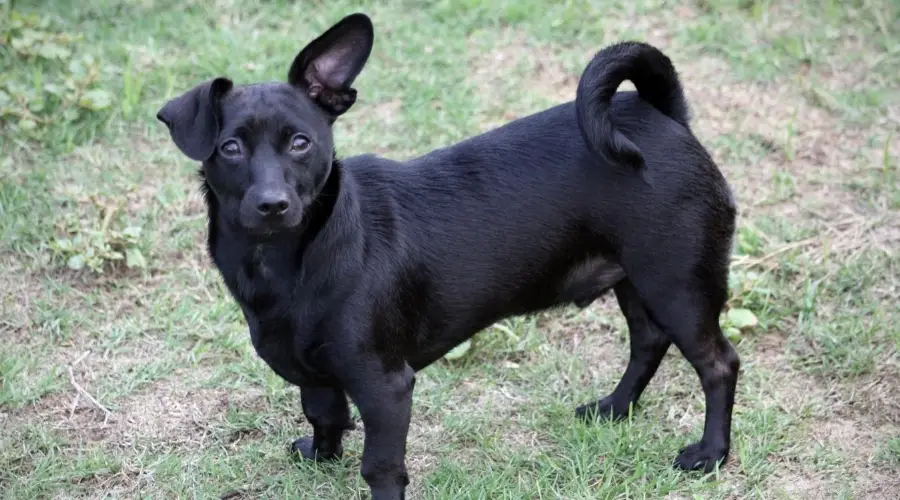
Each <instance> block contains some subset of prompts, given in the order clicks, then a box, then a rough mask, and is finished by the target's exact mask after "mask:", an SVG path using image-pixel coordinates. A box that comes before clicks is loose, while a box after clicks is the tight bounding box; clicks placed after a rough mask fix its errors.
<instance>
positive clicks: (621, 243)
mask: <svg viewBox="0 0 900 500" xmlns="http://www.w3.org/2000/svg"><path fill="white" fill-rule="evenodd" d="M372 41H373V29H372V24H371V21H370V20H369V18H368V17H366V16H365V15H362V14H354V15H351V16H348V17H346V18H344V19H343V20H341V21H340V22H339V23H338V24H336V25H335V26H333V27H332V28H331V29H329V30H328V31H327V32H325V33H324V34H323V35H321V36H320V37H319V38H317V39H316V40H314V41H313V42H311V43H310V44H309V45H308V46H307V47H306V48H304V49H303V50H302V51H301V52H300V53H299V55H297V57H296V59H295V60H294V62H293V64H292V65H291V68H290V71H289V73H288V82H287V83H262V84H256V85H248V86H242V87H233V86H232V83H231V81H230V80H228V79H225V78H216V79H213V80H209V81H207V82H205V83H203V84H201V85H200V86H198V87H196V88H194V89H193V90H191V91H189V92H187V93H185V94H184V95H182V96H180V97H178V98H176V99H173V100H172V101H170V102H168V103H167V104H166V105H165V106H164V107H163V108H162V109H161V110H160V112H159V114H158V115H157V117H158V118H159V119H160V120H161V121H162V122H164V123H165V124H166V125H167V126H168V127H169V130H170V133H171V136H172V139H173V141H174V142H175V144H176V145H177V146H178V147H179V148H180V149H181V151H182V152H184V154H185V155H187V156H188V157H190V158H192V159H194V160H197V161H201V162H202V163H203V166H202V169H201V174H202V178H203V186H204V189H205V192H206V203H207V205H208V209H209V251H210V254H211V256H212V259H213V261H214V262H215V265H216V266H217V267H218V269H219V271H220V272H221V274H222V276H223V278H224V280H225V283H226V284H227V286H228V288H229V290H230V291H231V293H232V294H233V296H234V298H235V299H236V300H237V302H238V303H239V304H240V306H241V308H242V309H243V312H244V315H245V317H246V320H247V323H248V325H249V328H250V336H251V338H252V341H253V346H254V347H255V348H256V351H257V353H258V354H259V356H261V357H262V358H263V359H264V360H265V361H266V362H267V363H268V364H269V366H270V367H271V368H272V369H273V370H274V371H275V372H276V373H278V374H279V375H280V376H281V377H283V378H284V379H285V380H287V381H288V382H290V383H293V384H296V385H298V386H299V387H300V390H301V400H302V405H303V412H304V414H305V415H306V418H307V420H309V422H310V423H311V424H312V427H313V435H312V437H311V438H303V439H299V440H297V441H295V442H294V443H293V446H292V449H293V450H294V451H296V452H299V453H300V454H302V456H304V457H306V458H318V459H329V458H334V457H337V456H340V455H341V453H342V447H341V439H342V436H343V433H344V431H345V430H346V429H348V428H352V426H353V422H352V421H351V418H350V413H349V410H348V402H347V396H349V398H350V399H351V400H352V401H353V402H354V403H355V404H356V405H357V407H358V408H359V411H360V414H361V417H362V420H363V423H364V425H365V444H364V450H363V457H362V475H363V477H364V478H365V480H366V482H367V483H368V484H369V486H370V487H371V490H372V496H373V498H374V499H376V500H387V499H391V500H396V499H400V498H403V497H404V492H405V489H406V485H407V484H408V482H409V480H408V476H407V473H406V467H405V465H404V460H405V453H406V437H407V431H408V428H409V421H410V407H411V404H412V394H413V387H414V385H415V373H416V371H418V370H421V369H422V368H424V367H426V366H428V365H429V364H430V363H432V362H433V361H435V360H437V359H439V358H440V357H441V356H442V355H443V354H445V353H446V352H447V351H448V350H450V349H451V348H453V347H454V346H456V345H458V344H459V343H461V342H462V341H464V340H466V339H468V338H470V337H471V336H472V335H474V334H475V333H476V332H478V331H480V330H482V329H483V328H485V327H487V326H489V325H491V324H492V323H494V322H495V321H498V320H499V319H501V318H504V317H508V316H511V315H520V314H526V313H530V312H535V311H539V310H543V309H547V308H550V307H554V306H562V305H566V304H573V303H574V304H577V305H579V306H582V307H583V306H586V305H587V304H589V303H591V302H592V301H593V300H594V299H595V298H597V297H598V296H600V295H601V294H603V293H604V292H606V291H607V290H608V289H610V288H612V289H613V290H614V291H615V295H616V298H617V299H618V302H619V305H620V307H621V309H622V312H623V313H624V314H625V317H626V318H627V322H628V328H629V331H630V336H631V359H630V361H629V363H628V367H627V369H626V370H625V374H624V375H623V377H622V380H621V381H620V382H619V384H618V386H617V387H616V388H615V390H614V391H613V392H612V394H610V395H609V396H607V397H606V398H603V399H601V400H599V401H597V402H594V403H591V404H588V405H585V406H582V407H580V408H578V410H577V414H578V415H580V416H582V417H589V416H603V417H607V418H622V417H624V416H625V415H626V414H627V412H628V410H629V406H630V405H632V404H634V403H636V402H637V401H638V398H639V397H640V396H641V392H642V391H643V390H644V388H645V387H646V385H647V383H648V382H649V380H650V378H651V377H652V376H653V374H654V373H655V372H656V369H657V367H658V366H659V364H660V360H661V359H662V358H663V355H664V354H665V353H666V351H667V349H668V348H669V345H670V344H671V343H674V344H675V345H676V346H677V347H678V349H680V350H681V352H682V353H683V354H684V355H685V356H686V358H687V359H688V360H689V361H690V362H691V364H692V365H693V367H694V369H695V370H696V371H697V374H698V375H699V377H700V382H701V384H702V386H703V391H704V393H705V395H706V424H705V426H704V429H703V437H702V439H701V440H700V442H698V443H695V444H692V445H690V446H688V447H686V448H684V449H682V450H681V452H680V453H679V455H678V457H677V458H676V460H675V464H676V466H678V467H680V468H683V469H703V470H706V471H709V470H711V469H713V468H714V467H715V465H716V464H717V463H719V462H720V461H724V460H725V459H726V457H727V455H728V451H729V444H730V432H731V413H732V406H733V404H734V395H735V386H736V384H737V377H738V369H739V366H740V362H739V358H738V355H737V353H736V352H735V351H734V349H733V348H732V346H731V344H730V343H729V342H728V341H727V340H726V338H725V337H724V336H723V335H722V332H721V330H720V328H719V323H718V318H719V314H720V312H721V309H722V308H723V306H724V304H725V301H726V295H727V285H726V284H727V275H728V269H729V266H728V263H729V255H730V251H731V243H732V237H733V233H734V229H735V212H736V208H735V203H734V200H733V198H732V195H731V191H730V188H729V187H728V184H727V183H726V181H725V179H724V178H723V176H722V175H721V173H720V172H719V170H718V168H717V167H716V165H715V163H714V162H713V160H712V159H711V158H710V156H709V155H708V154H707V152H706V151H705V150H704V148H703V146H702V145H701V144H700V143H699V142H698V141H697V139H696V138H695V137H694V135H693V134H692V132H691V130H690V128H689V124H688V112H687V105H686V103H685V98H684V95H683V92H682V89H681V85H680V83H679V81H678V76H677V74H676V72H675V69H674V68H673V66H672V63H671V61H670V60H669V59H668V58H667V57H666V56H665V55H663V54H662V53H661V52H660V51H659V50H657V49H655V48H654V47H651V46H649V45H646V44H643V43H637V42H626V43H620V44H617V45H613V46H610V47H608V48H606V49H604V50H602V51H600V52H599V53H598V54H597V55H596V56H595V57H594V58H593V60H592V61H591V62H590V63H589V64H588V66H587V68H586V69H585V72H584V74H583V76H582V77H581V82H580V83H579V85H578V93H577V98H576V100H575V101H574V102H569V103H566V104H562V105H559V106H556V107H553V108H550V109H548V110H545V111H543V112H540V113H537V114H534V115H532V116H529V117H526V118H522V119H519V120H515V121H513V122H511V123H509V124H507V125H505V126H503V127H500V128H498V129H496V130H493V131H490V132H487V133H485V134H482V135H479V136H476V137H473V138H470V139H468V140H465V141H463V142H460V143H459V144H456V145H454V146H450V147H447V148H443V149H438V150H436V151H433V152H431V153H429V154H426V155H424V156H421V157H418V158H415V159H412V160H410V161H407V162H404V163H401V162H396V161H392V160H388V159H384V158H378V157H375V156H370V155H364V156H356V157H353V158H347V159H344V160H338V159H337V158H336V157H335V155H334V152H333V139H332V130H331V126H332V124H333V123H334V121H335V119H336V118H337V117H338V116H339V115H341V114H342V113H344V112H345V111H347V109H348V108H349V107H350V106H351V105H352V104H353V103H354V101H355V100H356V91H355V90H354V89H353V88H351V85H352V83H353V81H354V79H355V78H356V76H357V75H358V74H359V72H360V71H361V70H362V68H363V65H364V64H365V62H366V60H367V59H368V57H369V53H370V51H371V48H372ZM626 79H629V80H631V81H632V82H634V84H635V86H636V88H637V92H622V93H618V94H616V89H617V87H618V86H619V84H620V83H621V82H622V81H624V80H626Z"/></svg>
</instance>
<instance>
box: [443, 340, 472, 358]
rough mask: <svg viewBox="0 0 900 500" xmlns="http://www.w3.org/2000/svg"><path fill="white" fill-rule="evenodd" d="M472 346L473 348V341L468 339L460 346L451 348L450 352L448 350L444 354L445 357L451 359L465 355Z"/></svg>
mask: <svg viewBox="0 0 900 500" xmlns="http://www.w3.org/2000/svg"><path fill="white" fill-rule="evenodd" d="M471 348H472V341H471V340H467V341H465V342H463V343H462V344H459V345H458V346H456V347H454V348H453V349H451V350H450V352H448V353H447V354H445V355H444V358H446V359H448V360H450V361H453V360H456V359H460V358H462V357H463V356H465V355H466V353H467V352H469V349H471Z"/></svg>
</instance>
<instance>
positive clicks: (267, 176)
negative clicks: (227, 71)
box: [156, 14, 373, 235]
mask: <svg viewBox="0 0 900 500" xmlns="http://www.w3.org/2000/svg"><path fill="white" fill-rule="evenodd" d="M372 40H373V30H372V22H371V21H370V20H369V18H368V17H367V16H365V15H364V14H352V15H350V16H347V17H345V18H344V19H342V20H341V21H340V22H338V23H337V24H335V25H334V26H332V27H331V28H330V29H328V31H326V32H325V33H324V34H322V35H321V36H319V37H318V38H316V39H315V40H313V41H312V42H310V44H309V45H307V46H306V47H305V48H304V49H303V50H301V51H300V53H299V54H298V55H297V57H296V58H295V59H294V62H293V64H291V68H290V71H289V72H288V78H287V83H280V82H279V83H262V84H255V85H247V86H241V87H235V86H233V84H232V82H231V80H229V79H227V78H222V77H220V78H215V79H212V80H209V81H206V82H204V83H202V84H200V85H199V86H197V87H195V88H194V89H192V90H190V91H188V92H186V93H185V94H182V95H181V96H179V97H176V98H174V99H172V100H171V101H169V102H167V103H166V104H165V106H163V108H162V109H160V111H159V113H157V115H156V117H157V118H158V119H159V120H160V121H162V122H163V123H165V124H166V126H168V128H169V133H170V134H171V136H172V140H173V141H174V142H175V144H176V145H177V146H178V148H179V149H180V150H181V151H182V153H184V154H185V155H186V156H188V157H189V158H191V159H193V160H196V161H200V162H202V163H203V167H202V174H203V177H204V178H205V182H206V184H207V186H208V188H209V190H210V191H211V194H212V195H213V196H214V197H215V200H216V202H217V204H218V206H219V213H220V216H222V217H225V218H226V219H227V221H228V223H229V224H232V225H234V226H235V227H238V228H240V229H241V230H242V231H244V232H246V233H250V234H257V235H265V234H275V233H278V232H282V231H287V230H291V229H294V228H297V227H300V224H301V222H302V221H303V216H304V214H305V213H306V212H307V209H308V208H309V206H310V204H311V203H313V200H315V198H316V196H317V195H318V194H319V192H320V191H321V189H322V187H323V186H324V185H325V181H326V180H327V179H328V176H329V174H330V173H331V169H332V160H333V150H334V148H333V138H332V134H331V126H332V124H333V123H334V121H335V119H337V117H338V116H340V115H341V114H342V113H344V112H345V111H347V109H349V108H350V106H352V105H353V103H354V102H355V101H356V90H355V89H353V88H351V85H352V84H353V81H354V79H356V77H357V75H359V73H360V71H361V70H362V68H363V66H364V65H365V63H366V60H367V59H368V57H369V53H370V52H371V50H372Z"/></svg>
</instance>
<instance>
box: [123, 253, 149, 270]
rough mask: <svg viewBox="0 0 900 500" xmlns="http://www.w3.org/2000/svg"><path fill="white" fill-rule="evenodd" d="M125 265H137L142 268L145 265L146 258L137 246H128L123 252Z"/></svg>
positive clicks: (130, 266)
mask: <svg viewBox="0 0 900 500" xmlns="http://www.w3.org/2000/svg"><path fill="white" fill-rule="evenodd" d="M125 265H126V266H128V267H129V268H132V267H139V268H141V269H143V268H145V267H147V259H145V258H144V254H143V253H141V251H140V250H138V249H137V248H129V249H128V250H127V251H126V252H125Z"/></svg>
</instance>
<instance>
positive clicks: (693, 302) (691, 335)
mask: <svg viewBox="0 0 900 500" xmlns="http://www.w3.org/2000/svg"><path fill="white" fill-rule="evenodd" d="M718 261H719V259H707V260H706V261H704V262H703V263H702V264H697V265H696V266H695V267H694V270H693V272H679V273H678V275H679V276H678V277H677V278H676V277H675V276H674V274H675V273H673V271H672V269H673V268H672V266H666V265H663V263H660V265H651V266H645V267H642V268H640V269H639V270H638V272H637V274H634V273H630V274H629V278H631V280H632V283H634V286H635V290H636V291H637V293H638V296H639V297H640V300H641V303H642V304H644V306H645V307H646V309H647V312H648V315H649V317H650V318H651V319H652V320H653V322H655V323H656V324H657V325H659V326H660V328H661V329H662V331H663V332H664V333H665V335H666V336H668V338H669V339H670V340H671V341H672V342H673V343H674V344H675V345H676V346H677V347H678V349H679V350H680V351H681V352H682V354H684V356H685V358H687V360H688V362H690V363H691V366H693V368H694V370H695V371H696V372H697V375H698V376H699V377H700V384H701V385H702V387H703V392H704V395H705V399H706V419H705V423H704V427H703V437H702V438H701V439H700V441H699V442H697V443H694V444H691V445H690V446H687V447H685V448H683V449H682V450H681V451H680V452H679V454H678V456H677V457H676V459H675V466H676V467H678V468H680V469H686V470H703V471H706V472H709V471H711V470H713V469H714V468H715V467H716V464H717V463H723V464H724V462H725V461H726V460H727V458H728V452H729V448H730V445H731V417H732V410H733V407H734V398H735V390H736V387H737V380H738V372H739V370H740V358H739V357H738V354H737V352H736V351H735V350H734V347H732V345H731V343H730V342H729V341H728V339H727V338H725V335H724V334H723V333H722V329H721V328H720V327H719V314H720V312H721V310H722V308H723V306H724V305H725V300H726V298H727V287H726V283H727V279H726V278H725V274H723V273H727V259H721V264H719V265H716V263H715V262H718ZM644 262H647V261H646V260H645V261H644ZM676 267H677V266H676ZM682 270H683V268H682Z"/></svg>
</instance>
